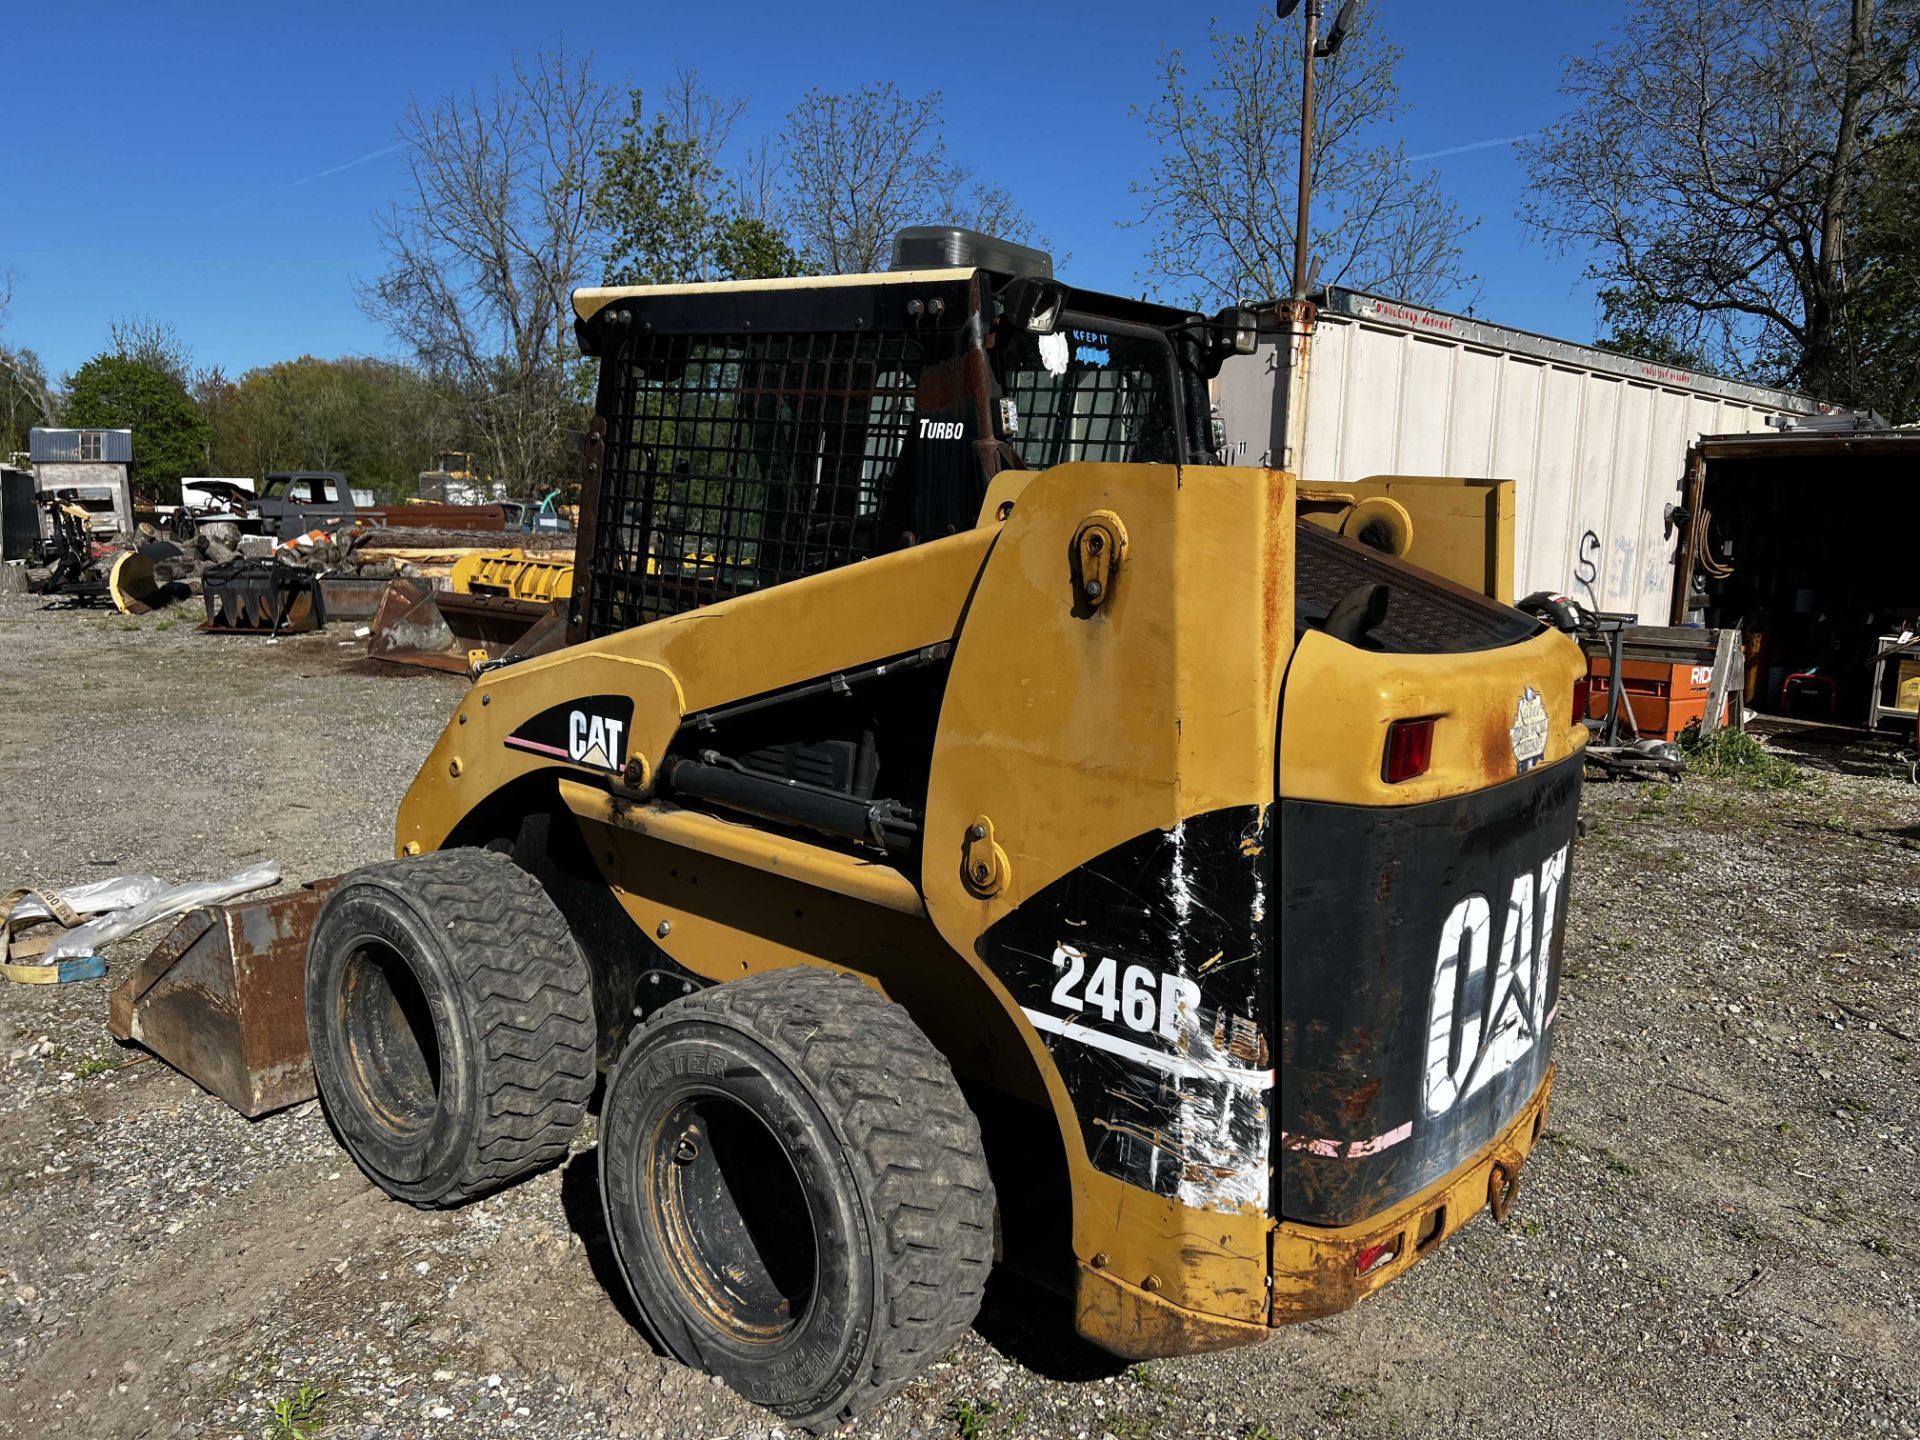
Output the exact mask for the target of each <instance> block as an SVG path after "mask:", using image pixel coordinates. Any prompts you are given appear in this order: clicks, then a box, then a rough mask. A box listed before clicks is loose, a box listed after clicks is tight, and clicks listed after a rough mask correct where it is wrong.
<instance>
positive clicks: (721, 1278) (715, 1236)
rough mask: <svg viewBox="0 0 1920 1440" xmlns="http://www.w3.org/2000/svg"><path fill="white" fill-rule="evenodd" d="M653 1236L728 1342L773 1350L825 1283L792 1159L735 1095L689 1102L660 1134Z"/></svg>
mask: <svg viewBox="0 0 1920 1440" xmlns="http://www.w3.org/2000/svg"><path fill="white" fill-rule="evenodd" d="M648 1188H649V1191H650V1193H651V1198H652V1212H653V1213H652V1215H651V1217H650V1218H651V1219H652V1221H653V1226H654V1231H655V1233H656V1234H657V1235H659V1236H660V1238H661V1242H662V1243H661V1245H660V1254H661V1256H662V1258H663V1259H664V1260H665V1261H666V1270H667V1273H668V1275H669V1276H670V1277H671V1279H672V1281H673V1283H674V1285H675V1286H676V1287H677V1288H678V1289H679V1290H680V1291H681V1293H682V1294H683V1295H684V1296H685V1298H686V1300H687V1301H688V1302H689V1304H690V1305H691V1307H692V1308H693V1309H694V1310H695V1311H696V1312H698V1313H699V1314H700V1315H702V1316H704V1317H705V1318H706V1319H707V1320H708V1321H709V1322H710V1323H711V1324H712V1325H713V1326H714V1327H715V1328H716V1329H718V1330H720V1331H721V1332H722V1333H723V1334H725V1335H727V1336H728V1337H729V1338H731V1339H733V1340H736V1341H739V1342H742V1343H745V1344H752V1345H771V1344H775V1343H777V1342H778V1341H780V1340H781V1339H782V1338H784V1337H785V1336H786V1335H788V1334H789V1333H791V1332H792V1331H793V1330H795V1329H796V1328H797V1327H798V1326H799V1325H800V1324H801V1323H802V1322H803V1321H804V1320H805V1319H806V1315H807V1310H808V1307H809V1306H810V1305H811V1304H812V1301H813V1294H814V1290H815V1288H816V1287H817V1286H818V1284H819V1278H820V1277H819V1252H818V1249H817V1247H816V1241H815V1235H814V1218H813V1211H812V1208H811V1207H810V1205H809V1204H808V1201H807V1195H806V1191H805V1189H804V1187H803V1186H802V1184H801V1180H800V1176H799V1173H798V1171H797V1170H796V1169H795V1167H794V1164H793V1160H792V1158H791V1157H790V1156H789V1155H788V1154H787V1151H786V1148H785V1147H784V1146H783V1145H782V1144H781V1143H780V1140H779V1138H778V1137H777V1136H776V1135H775V1134H774V1133H773V1131H772V1130H770V1129H768V1127H767V1125H766V1124H765V1122H764V1121H762V1120H761V1119H760V1117H759V1116H757V1115H755V1114H754V1113H753V1112H752V1111H751V1110H749V1109H747V1107H746V1106H744V1105H742V1104H740V1102H739V1101H737V1100H735V1099H733V1098H732V1097H731V1096H727V1095H722V1094H719V1093H718V1092H704V1093H701V1094H698V1095H694V1096H690V1097H688V1098H686V1099H683V1100H681V1101H680V1102H679V1103H678V1104H676V1105H674V1106H673V1108H671V1109H670V1110H668V1111H667V1112H666V1114H665V1115H664V1116H662V1117H661V1121H660V1124H659V1126H658V1128H657V1129H656V1130H655V1131H654V1146H653V1163H652V1176H651V1183H650V1185H649V1187H648Z"/></svg>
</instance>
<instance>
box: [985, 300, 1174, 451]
mask: <svg viewBox="0 0 1920 1440" xmlns="http://www.w3.org/2000/svg"><path fill="white" fill-rule="evenodd" d="M999 353H1000V357H1001V375H1000V384H1001V388H1002V390H1003V391H1004V392H1005V394H1006V397H1007V398H1008V399H1010V400H1012V401H1013V404H1014V407H1015V411H1016V414H1015V419H1014V431H1013V434H1012V435H1010V436H1009V437H1008V438H1009V440H1010V441H1011V443H1012V445H1013V448H1014V449H1015V450H1017V451H1018V452H1019V454H1020V458H1021V460H1022V461H1024V462H1025V463H1026V465H1027V467H1028V468H1029V469H1033V470H1042V469H1045V468H1046V467H1047V466H1049V465H1064V464H1067V463H1068V462H1070V461H1075V460H1090V461H1095V462H1110V463H1111V462H1118V463H1127V462H1131V463H1139V464H1172V463H1175V462H1177V461H1178V460H1179V458H1180V455H1179V448H1178V441H1177V440H1176V424H1175V417H1174V389H1173V352H1172V350H1171V349H1170V348H1169V346H1168V345H1167V342H1166V340H1165V338H1164V337H1162V336H1160V335H1158V334H1152V333H1140V332H1136V331H1133V330H1132V329H1131V328H1129V329H1125V330H1122V329H1119V328H1116V327H1115V326H1113V325H1112V324H1102V323H1101V322H1100V321H1099V320H1097V319H1094V318H1091V317H1086V316H1078V315H1071V314H1069V315H1068V316H1066V317H1064V320H1063V323H1062V325H1061V327H1060V328H1059V329H1057V330H1055V331H1054V332H1053V333H1052V334H1049V335H1035V334H1032V333H1030V332H1027V331H1020V332H1018V333H1016V334H1013V335H1010V336H1008V337H1007V338H1006V340H1005V341H1004V342H1003V344H1002V345H1001V346H1000V350H999Z"/></svg>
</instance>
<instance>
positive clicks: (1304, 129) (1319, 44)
mask: <svg viewBox="0 0 1920 1440" xmlns="http://www.w3.org/2000/svg"><path fill="white" fill-rule="evenodd" d="M1324 3H1325V0H1307V13H1306V22H1307V36H1306V47H1305V49H1304V50H1303V51H1302V53H1301V57H1300V211H1299V215H1298V218H1296V219H1295V221H1294V226H1293V298H1294V299H1296V300H1304V299H1306V298H1307V260H1308V255H1307V249H1308V235H1307V226H1308V223H1309V222H1310V220H1311V218H1312V214H1313V115H1314V110H1313V62H1314V61H1316V60H1324V59H1326V58H1327V57H1328V56H1329V55H1332V54H1333V53H1334V51H1336V50H1338V49H1339V48H1340V46H1341V43H1342V42H1343V41H1345V40H1346V38H1347V31H1348V30H1349V29H1350V28H1351V27H1352V25H1353V7H1354V3H1355V0H1346V3H1345V4H1344V5H1342V6H1341V7H1340V13H1339V14H1338V15H1336V16H1335V17H1334V20H1333V29H1331V30H1330V31H1328V32H1327V38H1326V39H1325V40H1322V39H1321V38H1320V16H1321V13H1322V9H1323V6H1324ZM1299 4H1300V0H1274V7H1273V8H1274V14H1276V15H1277V16H1279V18H1280V19H1282V20H1284V19H1286V18H1287V16H1289V15H1291V14H1292V13H1293V12H1294V10H1295V8H1296V7H1297V6H1298V5H1299Z"/></svg>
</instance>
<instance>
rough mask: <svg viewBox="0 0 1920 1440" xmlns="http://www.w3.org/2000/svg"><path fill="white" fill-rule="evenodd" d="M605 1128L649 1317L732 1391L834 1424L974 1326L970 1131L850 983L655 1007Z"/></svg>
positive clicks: (621, 1246)
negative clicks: (656, 1009) (658, 1008)
mask: <svg viewBox="0 0 1920 1440" xmlns="http://www.w3.org/2000/svg"><path fill="white" fill-rule="evenodd" d="M601 1128H602V1139H601V1144H600V1186H601V1196H602V1199H603V1202H604V1203H605V1205H606V1211H607V1228H608V1232H609V1234H610V1235H611V1237H612V1241H613V1249H614V1254H615V1256H616V1257H617V1259H618V1261H619V1264H620V1269H621V1271H622V1273H623V1274H624V1275H625V1276H626V1279H627V1284H628V1286H629V1287H630V1289H631V1290H632V1293H633V1299H634V1303H635V1305H636V1306H637V1307H638V1308H639V1311H640V1314H641V1316H642V1318H643V1320H644V1321H645V1323H646V1325H647V1328H648V1329H649V1330H650V1331H651V1332H652V1334H653V1335H654V1336H655V1338H656V1339H658V1340H659V1342H660V1343H661V1345H662V1346H663V1347H664V1348H665V1349H666V1350H667V1351H668V1352H670V1353H671V1354H672V1355H673V1356H674V1357H675V1358H677V1359H679V1360H681V1361H683V1362H684V1363H686V1364H689V1365H693V1366H697V1367H699V1368H701V1369H703V1370H706V1371H709V1372H710V1373H712V1374H715V1375H718V1376H720V1377H721V1378H722V1379H723V1380H725V1381H726V1382H727V1383H728V1384H729V1385H731V1386H732V1387H733V1388H734V1389H735V1390H736V1391H738V1392H739V1393H740V1394H741V1395H742V1396H744V1397H745V1398H746V1399H748V1400H751V1401H753V1402H755V1403H756V1404H760V1405H764V1406H766V1407H767V1408H768V1409H771V1410H773V1411H775V1412H776V1413H778V1414H780V1415H782V1416H784V1417H785V1418H787V1419H789V1420H792V1421H794V1422H795V1423H798V1424H800V1425H804V1426H809V1427H818V1426H822V1425H831V1424H835V1423H837V1422H839V1421H841V1420H844V1419H846V1418H849V1417H850V1416H852V1415H855V1414H858V1413H860V1412H861V1411H864V1410H867V1409H869V1408H871V1407H872V1406H873V1405H875V1404H877V1403H879V1402H880V1401H881V1400H883V1399H884V1398H886V1396H888V1395H890V1394H891V1393H893V1391H895V1390H896V1389H898V1388H899V1387H900V1386H901V1385H903V1384H905V1383H906V1381H907V1380H908V1379H909V1378H910V1377H911V1376H912V1375H913V1374H914V1373H915V1372H916V1371H918V1370H919V1369H920V1368H921V1367H922V1366H924V1365H926V1364H928V1363H929V1362H931V1361H933V1360H936V1359H938V1358H939V1357H940V1356H941V1355H942V1354H944V1353H945V1352H946V1351H947V1350H948V1349H949V1348H950V1347H951V1346H952V1345H953V1343H954V1342H955V1341H956V1340H958V1339H959V1337H960V1336H961V1334H962V1333H963V1332H964V1331H965V1330H966V1329H967V1327H968V1326H969V1325H971V1324H972V1323H973V1319H974V1316H975V1315H976V1314H977V1313H978V1311H979V1308H980V1296H981V1291H982V1288H983V1287H984V1285H985V1283H986V1278H987V1273H988V1270H989V1268H990V1267H991V1265H992V1260H993V1206H994V1197H993V1186H992V1182H991V1181H990V1180H989V1178H988V1175H987V1165H986V1159H985V1157H984V1154H983V1152H982V1148H981V1143H980V1128H979V1125H978V1123H977V1122H976V1121H975V1119H974V1117H973V1113H972V1112H971V1110H969V1109H968V1107H967V1104H966V1101H965V1099H964V1097H963V1096H962V1095H961V1093H960V1087H959V1085H958V1084H957V1083H956V1081H955V1080H954V1078H953V1072H952V1070H951V1069H950V1068H948V1066H947V1062H946V1060H945V1059H944V1058H943V1057H942V1056H941V1054H940V1052H939V1051H938V1050H936V1049H934V1047H933V1044H932V1042H930V1041H929V1040H928V1039H927V1038H926V1036H925V1035H924V1034H923V1033H921V1031H920V1030H919V1028H918V1027H917V1026H915V1025H914V1023H913V1021H912V1020H911V1019H910V1018H909V1017H908V1015H907V1013H906V1011H904V1010H902V1009H901V1008H900V1007H899V1006H897V1005H894V1004H891V1003H889V1002H888V1001H886V1000H885V999H883V998H882V997H881V996H879V995H878V994H876V993H875V992H874V991H872V990H870V989H868V988H867V987H866V986H865V985H863V984H862V983H861V982H860V981H858V980H856V979H854V978H853V977H851V976H848V975H839V974H834V973H830V972H827V971H823V970H814V969H808V968H795V969H788V970H779V971H774V972H771V973H768V974H763V975H756V976H752V977H749V978H746V979H741V980H735V981H731V982H729V983H727V984H724V985H720V986H716V987H714V988H712V989H709V990H704V991H701V992H699V993H698V994H695V995H690V996H688V997H686V998H685V999H683V1000H679V1001H676V1002H674V1003H673V1004H671V1005H668V1006H666V1007H665V1008H664V1009H662V1010H661V1011H659V1012H658V1013H657V1014H656V1015H655V1016H654V1017H653V1018H652V1019H651V1020H649V1021H648V1022H647V1024H646V1025H645V1026H644V1027H643V1028H642V1029H641V1030H640V1031H638V1032H637V1033H636V1034H635V1036H634V1037H633V1039H632V1041H631V1042H630V1043H629V1045H628V1048H627V1052H626V1054H625V1055H624V1056H623V1057H622V1058H621V1060H620V1063H619V1065H618V1066H617V1067H616V1068H615V1070H614V1072H613V1076H612V1078H611V1080H610V1081H609V1083H608V1087H607V1097H606V1104H605V1108H604V1111H603V1113H602V1124H601Z"/></svg>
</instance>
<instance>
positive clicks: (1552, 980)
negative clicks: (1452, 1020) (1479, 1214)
mask: <svg viewBox="0 0 1920 1440" xmlns="http://www.w3.org/2000/svg"><path fill="white" fill-rule="evenodd" d="M1580 774H1581V765H1580V759H1579V757H1578V756H1574V757H1571V758H1569V759H1567V760H1563V761H1561V762H1560V763H1559V764H1557V765H1554V766H1551V767H1546V768H1543V769H1539V770H1535V771H1534V772H1532V773H1531V774H1529V775H1526V776H1523V777H1521V778H1519V779H1516V780H1510V781H1508V782H1507V783H1505V784H1503V785H1496V786H1494V787H1492V788H1491V789H1487V790H1480V791H1476V792H1474V793H1472V794H1469V795H1463V796H1459V797H1457V798H1454V799H1448V800H1437V801H1433V802H1432V803H1430V804H1425V805H1410V806H1406V807H1402V808H1393V809H1375V808H1363V807H1359V806H1348V805H1327V804H1317V803H1309V802H1304V801H1294V800H1286V801H1282V802H1281V805H1280V866H1279V869H1280V894H1279V897H1278V899H1279V915H1280V974H1281V984H1280V1031H1279V1033H1280V1076H1279V1122H1278V1128H1279V1131H1280V1132H1281V1134H1282V1136H1283V1137H1284V1138H1283V1139H1282V1140H1281V1141H1280V1143H1279V1147H1278V1148H1279V1176H1280V1182H1279V1192H1280V1193H1279V1210H1280V1213H1281V1214H1282V1215H1284V1216H1285V1217H1286V1218H1288V1219H1292V1220H1302V1221H1308V1222H1311V1223H1316V1224H1324V1225H1344V1224H1350V1223H1352V1222H1353V1221H1356V1220H1360V1219H1363V1218H1365V1217H1366V1216H1368V1215H1371V1214H1375V1213H1377V1212H1378V1211H1380V1210H1381V1209H1383V1208H1385V1207H1386V1206H1388V1205H1391V1204H1393V1203H1394V1202H1396V1201H1398V1200H1401V1199H1404V1198H1405V1197H1406V1196H1408V1195H1411V1194H1412V1193H1414V1192H1415V1191H1416V1190H1419V1189H1421V1188H1422V1187H1424V1186H1426V1185H1428V1184H1431V1183H1432V1182H1433V1181H1435V1180H1438V1179H1440V1178H1441V1177H1442V1176H1444V1175H1446V1174H1447V1173H1448V1172H1450V1171H1452V1170H1453V1169H1455V1168H1457V1167H1458V1166H1459V1165H1460V1164H1462V1163H1463V1162H1465V1161H1466V1160H1467V1159H1468V1158H1469V1157H1470V1156H1471V1155H1472V1154H1473V1153H1474V1152H1475V1151H1476V1150H1478V1149H1479V1148H1480V1147H1481V1146H1483V1145H1485V1144H1486V1143H1487V1142H1488V1141H1489V1140H1490V1139H1492V1138H1493V1136H1494V1135H1495V1134H1496V1133H1497V1132H1498V1130H1499V1129H1500V1127H1501V1125H1502V1124H1503V1123H1505V1122H1506V1121H1507V1120H1509V1119H1511V1118H1512V1116H1513V1115H1514V1113H1515V1112H1516V1111H1518V1110H1519V1108H1520V1107H1521V1105H1522V1104H1523V1103H1524V1102H1525V1101H1526V1099H1527V1098H1528V1097H1529V1096H1531V1095H1532V1094H1533V1092H1534V1090H1535V1089H1536V1088H1537V1087H1538V1086H1539V1083H1540V1081H1541V1079H1542V1078H1543V1077H1544V1076H1545V1074H1546V1068H1547V1063H1548V1060H1549V1058H1550V1052H1551V1040H1552V1036H1551V1032H1550V1031H1548V1032H1547V1033H1545V1034H1542V1035H1541V1036H1540V1038H1539V1039H1538V1041H1537V1042H1536V1043H1535V1044H1534V1045H1533V1047H1532V1048H1531V1050H1529V1051H1528V1052H1527V1053H1526V1054H1525V1055H1524V1056H1523V1057H1522V1058H1521V1059H1520V1060H1519V1061H1517V1062H1516V1063H1515V1064H1514V1065H1513V1066H1512V1068H1511V1069H1509V1070H1507V1071H1506V1072H1505V1073H1503V1074H1500V1075H1498V1076H1496V1077H1495V1078H1494V1079H1493V1080H1492V1081H1490V1082H1489V1083H1488V1084H1487V1085H1486V1087H1485V1088H1483V1089H1481V1090H1479V1091H1478V1092H1477V1093H1475V1094H1471V1095H1462V1096H1461V1097H1460V1099H1459V1100H1458V1101H1457V1103H1455V1104H1454V1105H1453V1106H1452V1107H1451V1108H1450V1109H1448V1110H1447V1111H1446V1112H1445V1113H1444V1114H1441V1115H1439V1116H1437V1117H1436V1116H1429V1115H1428V1114H1427V1113H1426V1106H1425V1088H1424V1087H1425V1082H1426V1064H1427V1040H1428V1023H1429V1013H1428V1011H1429V1003H1430V998H1431V996H1432V993H1433V988H1434V978H1435V970H1436V967H1437V963H1438V956H1439V951H1440V939H1441V931H1442V927H1443V926H1444V924H1445V921H1446V917H1447V915H1448V914H1449V912H1450V911H1452V910H1453V908H1454V906H1455V905H1456V904H1458V903H1459V902H1460V901H1461V900H1462V899H1463V898H1464V897H1466V896H1468V895H1471V894H1475V893H1478V894H1480V895H1483V896H1485V897H1486V898H1487V899H1488V901H1489V903H1490V909H1491V913H1492V925H1493V934H1492V939H1491V955H1492V956H1494V957H1497V956H1498V955H1499V953H1500V946H1501V942H1502V940H1503V938H1504V935H1503V927H1504V924H1505V921H1506V918H1507V915H1506V900H1507V897H1508V896H1509V895H1510V893H1511V891H1512V887H1513V885H1514V882H1515V880H1516V879H1519V878H1521V877H1525V876H1527V875H1529V874H1532V875H1537V874H1538V872H1539V868H1540V866H1541V865H1542V864H1543V863H1545V862H1547V861H1548V860H1549V859H1550V858H1551V857H1552V856H1553V855H1554V854H1555V853H1556V852H1558V851H1559V850H1560V849H1561V848H1562V847H1566V846H1569V845H1570V842H1571V841H1572V839H1573V828H1574V818H1575V811H1576V810H1577V808H1578V805H1579V798H1580ZM1568 853H1569V856H1570V855H1571V851H1570V850H1569V852H1568ZM1571 880H1572V871H1571V865H1570V864H1569V866H1568V868H1567V870H1566V871H1565V872H1564V873H1563V874H1562V875H1561V877H1560V882H1559V886H1558V893H1557V896H1556V900H1555V906H1554V913H1553V914H1551V915H1549V916H1548V917H1547V919H1546V923H1545V924H1544V925H1543V926H1541V927H1540V928H1541V933H1542V936H1543V938H1544V940H1545V952H1546V954H1547V956H1548V968H1547V974H1546V981H1545V983H1546V994H1545V1006H1544V1009H1545V1011H1546V1013H1551V1011H1552V1009H1553V1007H1554V1005H1555V1004H1556V1003H1557V998H1558V991H1559V985H1560V952H1561V942H1562V929H1563V919H1564V916H1565V913H1566V903H1567V891H1568V887H1569V885H1570V883H1571ZM1536 923H1537V922H1536ZM1492 969H1493V965H1492V962H1491V960H1490V964H1489V969H1488V972H1487V973H1488V974H1491V973H1492ZM1464 988H1465V993H1464V994H1463V996H1462V997H1461V1007H1462V1009H1463V1011H1464V1010H1465V1009H1466V1008H1467V1007H1472V1006H1484V1005H1485V1004H1486V1003H1487V991H1488V990H1489V989H1490V986H1489V984H1488V983H1487V977H1486V975H1482V976H1480V977H1478V980H1477V983H1473V984H1468V985H1467V986H1465V987H1464ZM1403 1125H1410V1126H1411V1127H1412V1128H1411V1132H1410V1133H1409V1135H1408V1136H1407V1138H1406V1139H1405V1140H1404V1141H1401V1142H1399V1143H1395V1144H1391V1145H1388V1146H1386V1147H1385V1148H1383V1149H1380V1150H1379V1151H1378V1152H1377V1153H1373V1154H1361V1155H1354V1154H1351V1153H1349V1152H1348V1149H1347V1147H1349V1146H1350V1145H1352V1143H1353V1142H1363V1143H1364V1142H1366V1141H1368V1140H1374V1139H1378V1138H1380V1137H1387V1136H1391V1135H1392V1134H1393V1133H1394V1132H1395V1131H1396V1130H1397V1129H1398V1128H1399V1127H1401V1126H1403ZM1314 1140H1317V1141H1322V1142H1325V1141H1332V1142H1335V1143H1336V1144H1337V1145H1339V1146H1340V1147H1341V1151H1342V1153H1340V1154H1338V1155H1331V1156H1329V1155H1324V1154H1316V1153H1314V1152H1313V1151H1312V1150H1310V1149H1308V1148H1305V1146H1306V1142H1308V1141H1314Z"/></svg>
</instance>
